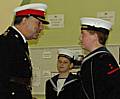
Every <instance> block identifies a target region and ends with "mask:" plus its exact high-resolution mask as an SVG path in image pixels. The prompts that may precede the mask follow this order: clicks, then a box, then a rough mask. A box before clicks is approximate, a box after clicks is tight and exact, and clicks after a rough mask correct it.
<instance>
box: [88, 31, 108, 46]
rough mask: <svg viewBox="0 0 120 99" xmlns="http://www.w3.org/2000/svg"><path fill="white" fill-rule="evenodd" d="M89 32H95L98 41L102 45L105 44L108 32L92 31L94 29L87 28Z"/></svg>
mask: <svg viewBox="0 0 120 99" xmlns="http://www.w3.org/2000/svg"><path fill="white" fill-rule="evenodd" d="M87 31H88V32H89V33H90V34H94V33H96V34H97V36H98V39H99V43H100V44H102V45H105V44H106V41H107V39H108V35H109V32H104V33H103V32H99V31H94V30H87Z"/></svg>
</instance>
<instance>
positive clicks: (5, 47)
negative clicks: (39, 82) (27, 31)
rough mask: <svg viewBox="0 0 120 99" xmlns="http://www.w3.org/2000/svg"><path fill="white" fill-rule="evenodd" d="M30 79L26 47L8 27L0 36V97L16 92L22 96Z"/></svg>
mask: <svg viewBox="0 0 120 99" xmlns="http://www.w3.org/2000/svg"><path fill="white" fill-rule="evenodd" d="M31 77H32V67H31V62H30V58H29V51H28V46H27V45H26V44H25V43H24V41H23V38H22V37H21V35H20V34H19V33H18V32H17V31H16V30H15V29H14V28H13V27H9V28H8V29H7V30H6V31H5V33H4V34H2V35H0V95H1V93H5V94H6V93H8V94H10V95H11V94H12V95H14V94H17V92H19V93H22V94H23V92H24V91H23V92H22V90H23V89H25V88H23V86H27V84H28V83H30V78H31ZM26 79H27V80H26ZM13 83H14V84H13ZM28 85H29V84H28ZM24 94H25V92H24ZM10 99H13V98H10ZM16 99H19V98H16Z"/></svg>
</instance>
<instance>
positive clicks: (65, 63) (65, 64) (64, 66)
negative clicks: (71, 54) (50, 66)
mask: <svg viewBox="0 0 120 99" xmlns="http://www.w3.org/2000/svg"><path fill="white" fill-rule="evenodd" d="M70 68H71V63H70V61H69V60H68V59H67V58H65V57H59V59H58V61H57V69H58V72H59V73H65V72H68V71H69V70H70Z"/></svg>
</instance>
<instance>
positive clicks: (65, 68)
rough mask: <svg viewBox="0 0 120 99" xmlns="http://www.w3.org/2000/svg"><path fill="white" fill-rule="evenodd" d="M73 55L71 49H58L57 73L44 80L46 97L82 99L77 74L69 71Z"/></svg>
mask: <svg viewBox="0 0 120 99" xmlns="http://www.w3.org/2000/svg"><path fill="white" fill-rule="evenodd" d="M74 57H75V56H74V53H73V52H72V51H71V50H68V49H59V50H58V60H57V70H58V74H57V75H55V76H54V77H52V78H50V79H49V80H47V82H46V92H45V95H46V99H82V98H81V84H80V81H79V79H78V76H77V75H75V74H72V73H71V72H70V70H71V69H72V68H73V66H74Z"/></svg>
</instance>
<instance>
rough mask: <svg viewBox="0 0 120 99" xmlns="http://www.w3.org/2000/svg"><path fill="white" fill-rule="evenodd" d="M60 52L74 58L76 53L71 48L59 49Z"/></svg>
mask: <svg viewBox="0 0 120 99" xmlns="http://www.w3.org/2000/svg"><path fill="white" fill-rule="evenodd" d="M58 54H59V55H60V54H63V55H67V56H69V57H70V58H74V53H73V51H72V50H70V49H58Z"/></svg>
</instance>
